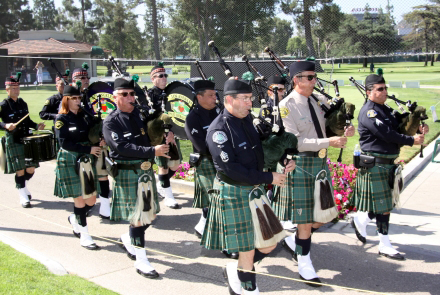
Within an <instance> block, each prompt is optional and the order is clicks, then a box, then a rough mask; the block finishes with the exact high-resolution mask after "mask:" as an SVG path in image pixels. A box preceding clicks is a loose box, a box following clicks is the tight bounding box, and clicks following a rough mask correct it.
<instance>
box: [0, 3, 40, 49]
mask: <svg viewBox="0 0 440 295" xmlns="http://www.w3.org/2000/svg"><path fill="white" fill-rule="evenodd" d="M33 28H34V19H33V17H32V10H31V9H30V7H29V4H28V1H27V0H2V1H0V43H4V42H8V41H11V40H13V39H16V38H18V31H28V30H31V29H33Z"/></svg>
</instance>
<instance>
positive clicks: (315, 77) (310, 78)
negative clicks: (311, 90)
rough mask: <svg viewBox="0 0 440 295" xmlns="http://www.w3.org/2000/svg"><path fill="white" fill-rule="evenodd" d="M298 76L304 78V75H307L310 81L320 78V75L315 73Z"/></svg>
mask: <svg viewBox="0 0 440 295" xmlns="http://www.w3.org/2000/svg"><path fill="white" fill-rule="evenodd" d="M297 77H298V78H302V77H305V78H307V80H309V81H312V80H313V79H317V78H318V76H317V75H316V74H315V75H306V76H297Z"/></svg>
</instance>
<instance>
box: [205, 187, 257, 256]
mask: <svg viewBox="0 0 440 295" xmlns="http://www.w3.org/2000/svg"><path fill="white" fill-rule="evenodd" d="M260 187H261V188H262V189H263V190H264V188H263V186H260ZM253 188H254V186H234V185H230V184H227V183H224V182H220V181H218V180H217V179H215V180H214V189H217V190H219V191H220V193H219V194H212V195H211V204H210V207H209V212H208V218H207V219H208V220H207V223H206V226H205V231H204V232H203V237H202V241H201V242H200V244H201V245H202V246H204V247H205V248H207V249H212V250H223V249H228V251H229V252H246V251H250V250H254V249H255V244H254V225H253V222H252V213H251V209H250V208H249V193H250V191H251V190H252V189H253Z"/></svg>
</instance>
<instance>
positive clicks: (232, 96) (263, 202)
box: [201, 79, 295, 294]
mask: <svg viewBox="0 0 440 295" xmlns="http://www.w3.org/2000/svg"><path fill="white" fill-rule="evenodd" d="M224 95H225V108H224V110H223V111H222V112H221V113H220V114H219V115H218V116H217V118H216V119H215V120H214V121H213V122H212V123H211V125H210V127H209V128H208V134H207V137H206V142H207V145H208V148H209V152H210V153H211V155H212V159H213V161H214V165H215V168H216V169H217V175H216V179H215V180H214V187H213V191H212V194H211V200H210V201H211V203H210V208H209V212H208V218H207V225H206V227H205V231H204V233H203V237H202V241H201V245H203V246H204V247H206V248H208V249H213V250H223V249H228V250H229V251H230V252H239V257H238V263H237V262H231V263H228V265H227V266H226V268H225V269H224V275H225V277H226V278H227V280H228V285H229V292H230V294H242V289H243V290H244V294H259V291H258V288H257V285H256V276H255V274H254V273H249V272H246V270H254V263H255V262H258V261H260V260H262V259H263V258H264V257H266V256H267V255H268V254H269V253H270V252H271V251H272V250H273V249H274V248H275V247H276V244H277V242H278V241H280V240H281V239H282V237H283V236H284V231H283V228H282V226H281V224H280V222H279V221H278V219H277V218H276V216H275V215H274V214H273V212H272V210H271V208H270V205H269V201H268V199H267V197H266V196H265V192H264V189H263V185H262V184H269V183H272V184H275V185H279V186H282V185H283V184H284V183H285V178H286V175H284V174H280V173H276V172H263V165H264V155H263V148H262V145H261V141H260V137H259V134H258V132H257V131H256V130H255V128H254V126H253V124H252V118H251V116H250V114H249V112H250V111H251V108H252V100H253V98H252V88H251V86H250V85H249V84H247V83H246V82H244V81H243V80H238V79H232V80H227V81H226V82H225V86H224ZM294 167H295V164H294V162H291V163H290V164H289V165H288V166H287V167H286V171H288V172H289V171H291V170H293V169H294ZM237 268H239V269H241V270H238V269H237Z"/></svg>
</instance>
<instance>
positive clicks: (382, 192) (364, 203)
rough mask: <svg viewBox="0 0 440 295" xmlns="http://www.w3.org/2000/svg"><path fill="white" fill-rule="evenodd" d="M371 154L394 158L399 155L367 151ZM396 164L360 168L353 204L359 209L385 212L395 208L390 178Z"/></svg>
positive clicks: (379, 212) (377, 212)
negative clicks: (389, 182)
mask: <svg viewBox="0 0 440 295" xmlns="http://www.w3.org/2000/svg"><path fill="white" fill-rule="evenodd" d="M367 154H368V155H371V156H376V157H381V158H388V159H393V158H397V157H398V155H385V154H377V153H367ZM393 166H394V165H392V164H391V165H389V164H377V165H376V166H374V167H373V168H370V169H359V170H358V174H357V178H356V186H355V189H354V194H353V198H352V199H351V201H350V202H351V204H352V205H354V206H355V207H356V208H357V210H358V211H365V212H373V213H376V214H383V213H386V212H390V211H391V210H393V208H394V205H393V196H392V192H391V187H390V186H389V184H388V178H389V175H390V173H391V168H393Z"/></svg>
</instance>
